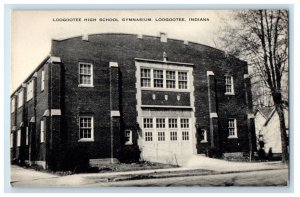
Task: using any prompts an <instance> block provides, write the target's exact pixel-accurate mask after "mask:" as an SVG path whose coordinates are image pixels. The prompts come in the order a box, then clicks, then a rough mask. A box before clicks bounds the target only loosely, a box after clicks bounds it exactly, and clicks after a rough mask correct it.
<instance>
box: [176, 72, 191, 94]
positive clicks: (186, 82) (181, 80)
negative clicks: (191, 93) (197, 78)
mask: <svg viewBox="0 0 300 197" xmlns="http://www.w3.org/2000/svg"><path fill="white" fill-rule="evenodd" d="M180 73H185V74H186V79H180ZM177 75H178V89H180V90H188V89H189V84H188V78H189V77H188V76H189V75H188V71H178V74H177ZM180 82H182V83H183V82H184V84H186V86H185V88H181V87H180Z"/></svg>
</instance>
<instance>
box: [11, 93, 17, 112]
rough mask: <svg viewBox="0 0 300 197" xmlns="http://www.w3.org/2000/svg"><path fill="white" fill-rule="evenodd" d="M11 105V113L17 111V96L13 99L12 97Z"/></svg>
mask: <svg viewBox="0 0 300 197" xmlns="http://www.w3.org/2000/svg"><path fill="white" fill-rule="evenodd" d="M10 107H11V110H10V111H11V113H14V112H15V108H16V99H15V97H13V98H12V99H11V105H10Z"/></svg>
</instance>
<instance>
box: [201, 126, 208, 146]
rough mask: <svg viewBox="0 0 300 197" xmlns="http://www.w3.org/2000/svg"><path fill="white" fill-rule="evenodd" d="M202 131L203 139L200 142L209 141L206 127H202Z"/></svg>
mask: <svg viewBox="0 0 300 197" xmlns="http://www.w3.org/2000/svg"><path fill="white" fill-rule="evenodd" d="M200 131H201V134H200V135H201V136H200V139H201V141H200V143H207V142H208V141H207V130H206V129H201V130H200ZM202 136H203V139H202Z"/></svg>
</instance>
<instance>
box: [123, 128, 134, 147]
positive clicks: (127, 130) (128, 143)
mask: <svg viewBox="0 0 300 197" xmlns="http://www.w3.org/2000/svg"><path fill="white" fill-rule="evenodd" d="M126 132H129V141H126V142H125V145H132V144H133V143H132V130H130V129H126V130H125V139H126V137H127V136H126Z"/></svg>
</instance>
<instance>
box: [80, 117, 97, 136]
mask: <svg viewBox="0 0 300 197" xmlns="http://www.w3.org/2000/svg"><path fill="white" fill-rule="evenodd" d="M93 127H94V123H93V117H92V116H82V117H79V138H80V139H82V140H93V139H94V136H93V135H94V131H93V129H94V128H93Z"/></svg>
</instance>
